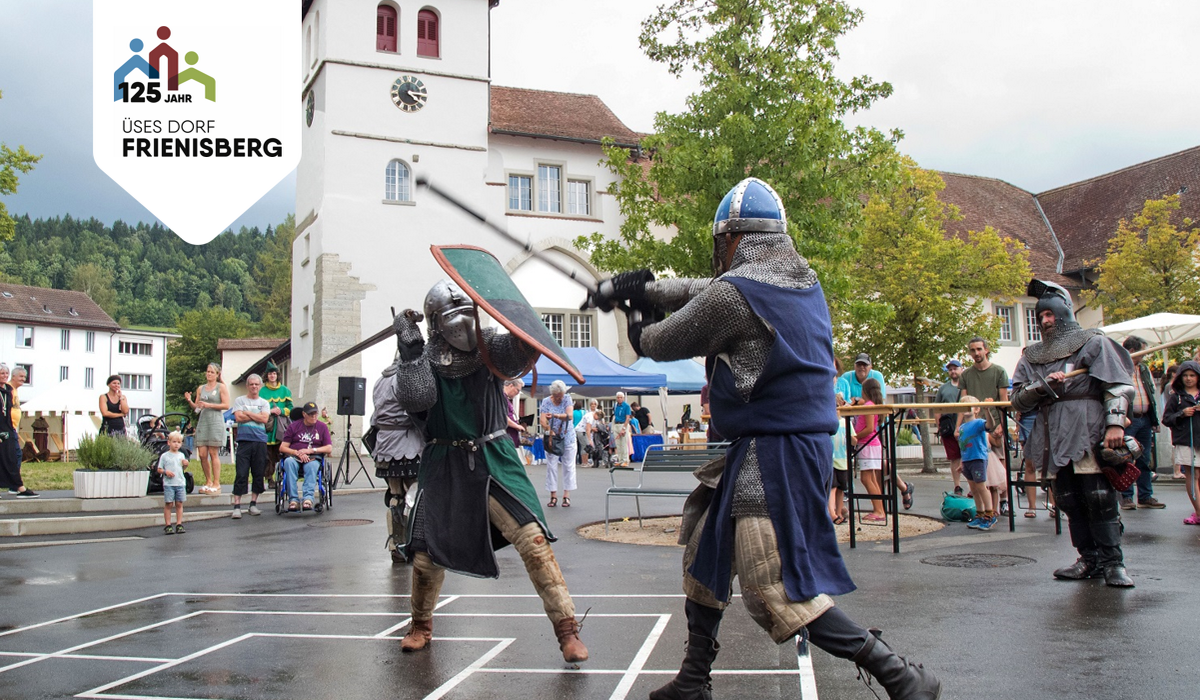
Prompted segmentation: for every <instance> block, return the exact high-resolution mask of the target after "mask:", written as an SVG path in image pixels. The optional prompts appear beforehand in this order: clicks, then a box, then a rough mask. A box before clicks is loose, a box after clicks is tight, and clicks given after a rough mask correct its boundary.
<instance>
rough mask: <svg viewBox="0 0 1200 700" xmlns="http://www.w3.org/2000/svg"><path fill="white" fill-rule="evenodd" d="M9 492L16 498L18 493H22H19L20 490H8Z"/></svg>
mask: <svg viewBox="0 0 1200 700" xmlns="http://www.w3.org/2000/svg"><path fill="white" fill-rule="evenodd" d="M8 492H9V493H11V494H12V495H14V496H15V495H17V494H18V493H20V491H18V490H16V489H9V490H8Z"/></svg>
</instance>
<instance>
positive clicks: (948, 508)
mask: <svg viewBox="0 0 1200 700" xmlns="http://www.w3.org/2000/svg"><path fill="white" fill-rule="evenodd" d="M975 516H976V513H975V499H974V498H967V497H966V496H955V495H954V494H952V493H950V492H948V491H947V492H944V493H943V494H942V518H944V519H946V520H950V521H952V522H964V523H966V522H970V521H972V520H974V519H975Z"/></svg>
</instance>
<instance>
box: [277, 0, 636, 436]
mask: <svg viewBox="0 0 1200 700" xmlns="http://www.w3.org/2000/svg"><path fill="white" fill-rule="evenodd" d="M495 4H496V3H495V2H489V1H488V0H444V1H442V2H438V3H437V4H434V5H429V4H422V3H417V2H407V1H403V0H402V1H399V2H392V1H391V0H385V1H384V2H376V1H372V0H312V1H311V2H307V1H306V2H305V3H304V5H303V36H304V37H305V51H304V54H305V58H304V61H305V66H304V68H305V76H306V77H305V83H304V85H303V86H302V91H301V94H300V100H301V102H302V104H303V107H304V119H305V126H304V141H303V144H304V152H303V156H302V159H301V163H300V167H299V171H298V178H297V192H296V217H297V221H298V223H297V237H296V242H295V246H294V255H293V285H292V289H293V297H292V337H291V341H292V342H291V352H292V377H291V380H292V391H293V393H294V394H298V395H300V394H302V395H304V396H306V397H309V398H312V399H313V400H316V401H317V402H318V403H320V404H322V405H334V404H335V403H336V388H337V377H338V376H364V377H366V378H367V386H368V393H369V389H370V387H371V386H372V385H373V383H374V381H375V379H376V378H378V377H379V374H380V372H381V370H382V369H383V368H384V367H385V366H387V365H388V364H390V363H391V362H392V359H393V355H394V352H395V345H394V343H393V342H390V341H385V342H383V343H380V344H378V345H376V346H375V347H373V348H371V349H369V350H367V351H365V352H363V353H362V354H361V355H360V356H357V357H354V358H351V359H348V360H345V361H344V362H342V363H340V364H339V365H337V366H335V367H333V368H330V369H328V370H326V371H324V372H322V373H320V374H318V375H315V376H309V372H308V370H309V368H310V367H312V366H313V365H316V364H318V363H320V362H321V361H323V360H325V359H327V358H329V357H332V356H333V355H335V354H337V353H338V352H341V351H342V350H344V349H346V348H348V347H350V346H352V345H354V344H355V343H357V342H359V341H360V340H362V339H363V338H366V337H368V336H370V335H372V334H374V333H376V332H378V331H379V330H381V329H384V328H386V327H388V326H389V325H390V324H391V318H392V310H393V309H394V310H395V311H396V312H397V313H398V312H400V311H401V310H403V309H405V308H415V309H420V308H421V305H422V302H423V300H424V297H425V293H426V292H427V291H428V290H429V288H430V287H431V286H432V285H433V284H434V283H435V282H437V281H438V280H439V279H442V278H443V277H445V276H446V275H445V273H444V272H443V271H442V270H441V268H439V267H438V265H437V263H436V262H435V261H434V260H433V257H432V255H431V254H430V252H429V246H430V245H431V244H437V245H447V244H469V245H474V246H479V247H482V248H485V249H487V250H489V251H491V252H492V253H494V254H495V255H496V257H497V258H498V259H499V260H500V262H501V264H502V265H504V266H506V268H507V269H508V270H509V272H510V274H512V276H513V279H514V280H515V281H516V283H517V285H518V286H519V287H520V288H521V290H522V292H523V293H524V294H525V296H526V297H527V298H528V299H529V301H530V303H531V304H532V305H533V306H534V307H535V308H537V309H538V310H539V311H541V312H542V313H543V317H544V319H545V320H546V322H547V325H548V327H550V329H551V331H552V332H554V333H555V334H556V335H557V336H558V337H559V339H560V341H561V342H562V344H563V345H564V346H567V347H570V346H572V345H575V346H593V347H597V348H599V349H600V350H601V351H602V352H603V353H605V354H606V355H608V356H610V357H613V358H617V357H618V356H619V355H620V347H619V346H620V344H621V342H622V336H623V333H624V329H623V328H619V327H618V323H617V320H616V319H615V318H614V317H613V316H612V315H610V314H596V313H581V312H579V310H578V307H579V304H580V302H581V301H582V300H583V299H584V297H585V292H584V290H583V289H582V288H580V287H579V286H578V285H576V284H574V283H572V282H571V281H569V280H567V279H565V278H563V277H562V276H561V275H559V274H558V273H555V272H552V271H551V270H550V269H549V268H548V267H547V266H546V265H545V264H544V263H542V262H541V261H539V260H537V259H533V258H531V257H530V256H529V255H528V254H526V253H524V252H522V250H521V248H520V247H519V246H517V245H514V244H512V243H509V242H506V241H505V240H503V239H502V238H501V237H499V236H498V235H497V234H495V233H494V232H491V231H489V230H488V229H487V228H485V227H484V226H481V225H480V224H479V223H478V222H476V221H475V220H473V219H471V218H469V217H468V216H466V215H464V214H463V213H462V212H460V211H458V210H456V209H453V208H451V207H450V206H448V205H447V204H446V203H445V202H443V201H441V200H439V199H438V198H436V197H435V196H433V195H432V194H430V193H429V192H427V191H424V190H423V189H421V188H418V187H417V186H416V184H415V180H416V178H417V177H425V178H428V179H429V180H430V181H432V182H435V183H437V184H438V185H440V186H441V187H442V188H444V189H446V190H448V191H451V192H453V193H454V194H455V195H457V196H458V197H459V198H461V199H462V200H463V201H464V202H466V203H467V204H468V205H470V206H471V207H473V208H475V209H476V210H478V211H479V212H482V213H483V214H484V215H486V216H487V217H488V218H489V219H490V220H492V221H494V222H496V223H498V224H499V225H500V226H502V227H504V228H505V229H507V230H508V231H509V232H510V233H512V234H513V235H514V236H516V237H517V238H518V239H519V240H521V241H529V242H530V243H531V244H532V246H533V247H534V248H535V249H536V250H538V251H542V252H544V253H546V254H547V255H549V256H552V257H553V258H554V259H555V260H556V261H557V262H558V263H560V264H562V265H565V266H567V267H570V268H572V269H575V270H576V271H577V272H579V273H580V275H581V276H582V277H584V278H590V279H599V278H600V276H601V275H599V273H598V272H597V271H596V270H595V269H594V268H593V267H592V266H591V265H590V264H589V263H588V262H587V260H586V257H585V256H584V255H582V254H581V253H580V252H579V251H578V250H576V249H575V248H574V247H573V245H572V240H573V239H574V238H575V237H577V236H581V235H588V234H591V233H594V232H600V233H602V234H604V235H607V236H613V235H615V234H616V233H617V230H618V228H619V226H620V218H619V216H618V212H617V207H616V204H615V202H614V200H613V199H612V197H611V196H609V195H608V194H607V190H608V187H609V185H610V184H611V183H612V182H613V179H614V178H613V175H612V174H611V173H609V172H608V170H607V169H605V168H604V167H603V166H602V165H600V160H601V159H602V158H603V153H602V151H601V147H600V141H601V139H602V138H605V137H611V138H614V139H615V140H616V141H617V142H619V143H622V144H623V145H628V146H630V147H631V148H632V147H635V145H636V142H637V140H638V135H637V134H635V133H634V132H632V131H631V130H629V129H628V128H627V127H625V126H624V125H623V124H622V123H621V122H620V120H618V119H617V118H616V117H615V116H614V115H613V114H612V112H611V111H609V110H608V108H607V107H605V106H604V104H603V103H602V102H601V101H600V100H599V99H598V98H596V97H594V96H589V95H572V94H564V93H552V92H544V91H534V90H521V89H516V88H501V87H497V86H493V85H491V80H490V75H489V65H490V61H489V49H490V37H489V13H490V12H492V11H500V10H499V9H495V10H493V7H494V5H495ZM512 11H517V8H515V7H514V9H513V10H512ZM627 359H630V360H631V359H632V358H627ZM368 403H369V396H368ZM367 412H368V414H369V413H370V407H369V406H368V411H367Z"/></svg>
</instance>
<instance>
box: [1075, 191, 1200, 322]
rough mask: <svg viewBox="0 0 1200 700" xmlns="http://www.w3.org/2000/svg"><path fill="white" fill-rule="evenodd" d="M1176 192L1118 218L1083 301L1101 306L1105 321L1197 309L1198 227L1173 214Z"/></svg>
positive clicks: (1199, 278)
mask: <svg viewBox="0 0 1200 700" xmlns="http://www.w3.org/2000/svg"><path fill="white" fill-rule="evenodd" d="M1178 211H1179V195H1177V194H1172V195H1168V196H1166V197H1163V198H1162V199H1152V200H1149V201H1147V202H1146V204H1145V205H1144V206H1143V207H1142V211H1141V213H1140V214H1138V215H1137V216H1135V217H1133V221H1126V220H1125V219H1121V221H1120V223H1119V224H1118V225H1117V232H1116V235H1114V236H1113V237H1112V239H1111V240H1109V242H1108V255H1107V256H1106V257H1105V258H1104V260H1103V261H1100V263H1099V265H1098V267H1097V269H1098V270H1099V271H1100V277H1099V279H1098V280H1097V282H1096V290H1095V291H1094V292H1091V293H1087V292H1085V293H1084V300H1085V301H1087V303H1089V304H1091V303H1099V304H1100V305H1101V306H1103V307H1104V320H1105V322H1107V323H1119V322H1121V321H1127V320H1129V319H1131V318H1138V317H1139V316H1145V315H1147V314H1153V313H1159V312H1163V311H1169V312H1174V313H1190V314H1195V313H1200V258H1198V256H1200V228H1197V227H1194V226H1193V225H1192V224H1193V222H1192V220H1191V219H1186V218H1180V217H1176V220H1177V221H1179V225H1178V226H1176V224H1174V223H1172V221H1171V218H1172V216H1173V215H1174V214H1175V213H1176V212H1178Z"/></svg>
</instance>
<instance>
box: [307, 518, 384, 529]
mask: <svg viewBox="0 0 1200 700" xmlns="http://www.w3.org/2000/svg"><path fill="white" fill-rule="evenodd" d="M373 522H375V521H374V520H365V519H363V518H343V519H342V520H318V521H317V522H315V523H309V524H308V526H309V527H354V526H355V525H370V524H371V523H373Z"/></svg>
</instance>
